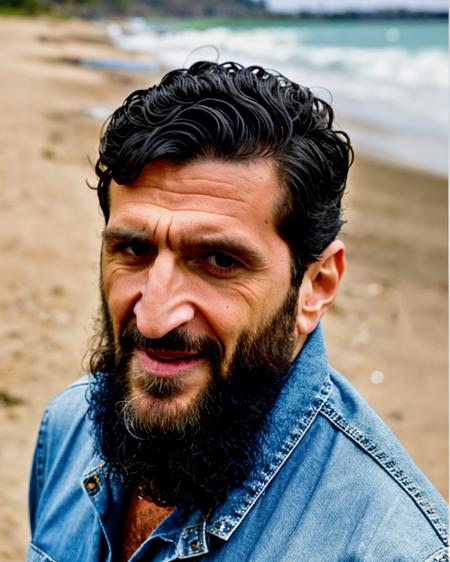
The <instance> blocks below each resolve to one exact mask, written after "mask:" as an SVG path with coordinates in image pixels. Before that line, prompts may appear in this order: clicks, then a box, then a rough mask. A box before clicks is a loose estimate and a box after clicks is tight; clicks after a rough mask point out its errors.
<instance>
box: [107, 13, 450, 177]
mask: <svg viewBox="0 0 450 562" xmlns="http://www.w3.org/2000/svg"><path fill="white" fill-rule="evenodd" d="M108 31H109V34H110V37H111V39H112V40H113V42H114V43H115V44H116V45H117V46H118V47H120V48H122V49H126V50H130V51H141V52H148V53H152V55H153V56H156V58H157V59H158V60H159V62H160V64H161V65H162V67H163V68H175V67H183V66H186V65H189V64H191V63H193V62H194V61H196V60H201V59H208V60H219V61H226V60H236V61H238V62H241V63H242V64H245V65H249V64H260V65H262V66H265V67H267V68H274V69H276V70H278V71H280V72H281V73H283V74H285V75H286V76H288V77H289V78H291V79H293V80H295V81H297V82H299V83H301V84H303V85H305V86H307V87H309V88H311V89H312V90H313V91H314V93H315V94H316V95H318V96H319V97H321V98H323V99H325V100H326V101H328V102H331V103H332V105H333V107H334V109H335V114H336V124H337V125H338V126H340V127H342V128H344V129H345V130H346V131H348V132H349V134H350V136H351V138H352V141H353V143H354V145H355V149H356V151H357V153H358V152H361V153H365V154H370V155H372V156H374V157H378V158H381V159H385V160H389V161H393V162H396V163H399V164H402V165H407V166H409V167H412V168H418V169H423V170H427V171H430V172H433V173H436V174H439V175H445V174H447V167H448V149H447V135H448V78H449V76H448V54H447V46H448V31H447V24H446V22H445V21H439V20H416V21H411V20H389V21H367V22H363V21H304V22H300V23H299V22H295V23H294V22H289V23H283V24H281V23H279V22H272V23H271V25H267V23H265V22H254V23H253V24H252V25H251V26H250V25H248V24H247V25H244V24H241V25H239V24H238V23H235V24H233V25H226V26H225V25H222V26H215V27H207V28H202V29H198V28H196V27H194V26H191V27H190V26H189V25H186V23H184V24H183V22H179V23H178V24H177V23H174V24H171V25H170V26H168V25H165V26H164V27H156V26H154V25H152V23H151V22H147V21H145V20H142V19H131V20H128V21H127V22H125V23H124V24H122V25H118V24H113V25H110V26H109V27H108Z"/></svg>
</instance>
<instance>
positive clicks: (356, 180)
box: [0, 18, 448, 561]
mask: <svg viewBox="0 0 450 562" xmlns="http://www.w3.org/2000/svg"><path fill="white" fill-rule="evenodd" d="M0 37H1V42H2V55H3V56H2V57H1V59H0V76H1V82H2V88H1V89H0V108H1V111H2V127H1V129H0V136H1V147H2V153H1V157H0V174H1V177H2V189H1V191H0V246H1V255H2V262H3V263H2V273H1V280H2V283H1V285H0V306H1V310H2V314H1V318H0V334H1V340H2V346H1V350H0V357H1V360H0V364H1V371H0V420H1V423H0V443H1V445H0V447H1V463H0V482H1V483H2V484H1V486H0V559H1V560H5V561H19V560H22V559H23V556H24V551H25V548H26V544H27V541H28V520H27V510H26V501H27V479H28V472H29V466H30V462H31V455H32V450H33V446H34V441H35V437H36V432H37V427H38V422H39V419H40V416H41V414H42V411H43V408H44V407H45V404H46V402H47V401H48V400H49V398H50V397H52V396H53V395H54V394H55V393H56V392H58V391H59V390H61V389H62V388H64V386H66V385H67V384H68V383H70V382H71V381H73V380H74V379H75V378H77V377H78V376H79V375H80V374H81V373H82V372H83V367H82V358H83V354H84V352H85V350H86V347H87V344H88V341H89V334H90V333H91V329H92V320H93V318H94V316H95V311H96V306H97V279H98V269H97V256H98V249H99V232H100V229H101V227H102V225H101V217H100V214H99V212H98V210H97V202H96V194H95V192H93V191H91V190H89V189H88V188H87V186H86V184H85V182H86V181H88V182H90V183H92V184H93V183H95V174H94V173H93V170H92V166H91V165H90V163H89V160H90V161H95V158H96V146H97V141H98V136H99V130H100V126H101V120H99V119H96V118H93V117H90V116H88V115H87V112H86V110H87V109H88V108H99V107H100V108H101V107H105V108H107V109H113V108H114V107H116V106H117V105H118V104H119V103H121V101H122V99H123V98H124V97H125V95H126V94H127V93H129V92H130V91H131V90H133V89H135V88H137V87H144V86H146V85H148V84H150V83H151V81H152V80H153V79H154V77H153V76H145V75H143V74H140V75H139V74H136V75H133V76H131V75H127V74H125V73H119V72H112V71H101V70H98V69H97V70H95V69H89V68H81V67H79V66H77V65H74V64H69V63H67V62H64V61H63V59H65V60H66V61H67V59H78V58H83V57H85V58H101V57H104V58H112V57H113V58H116V57H121V58H130V59H132V60H135V57H133V56H132V55H127V54H126V53H123V52H121V53H118V52H117V51H116V50H115V49H114V48H113V47H112V46H110V45H109V43H108V41H107V39H106V37H105V35H104V32H103V30H102V28H100V27H97V26H95V25H94V24H92V23H88V22H62V21H48V20H45V19H42V20H41V19H36V20H31V19H15V18H0ZM139 58H140V59H143V60H144V59H145V60H147V59H146V58H145V57H142V56H141V57H139ZM356 148H357V147H356ZM345 205H346V208H347V212H346V218H347V220H348V224H347V225H346V227H345V230H344V234H343V238H344V240H345V242H346V244H347V250H348V253H347V256H348V271H347V274H346V276H345V279H344V283H343V287H342V290H341V292H340V295H339V297H338V300H337V303H336V305H335V306H334V307H333V309H332V310H331V311H330V312H329V314H328V317H327V318H326V321H325V322H324V328H325V333H326V338H327V342H328V347H329V354H330V358H331V362H332V363H333V365H334V366H335V367H337V368H338V369H340V370H342V371H343V372H344V373H345V374H346V375H347V376H348V377H349V379H350V380H351V381H352V382H353V383H354V384H355V386H356V387H357V388H358V389H359V391H360V392H361V393H362V394H363V395H364V396H365V397H366V398H367V400H368V401H369V402H370V403H371V404H372V406H373V407H374V408H375V409H376V410H377V411H378V413H379V414H380V415H381V416H382V417H383V418H384V419H385V420H386V421H387V422H388V424H389V425H390V426H391V428H392V429H393V430H394V432H395V433H396V434H397V435H398V436H399V438H400V440H401V441H402V442H403V444H404V445H405V447H406V448H407V450H408V451H409V452H410V453H411V454H412V456H413V457H414V459H415V460H416V462H417V463H418V465H419V466H420V467H421V468H422V470H423V471H424V472H425V473H426V474H427V475H428V477H429V478H430V479H431V480H432V481H433V482H434V484H435V485H436V486H437V487H438V488H439V490H440V491H441V492H442V493H443V494H444V495H446V494H447V457H448V454H447V226H446V224H447V190H446V181H445V180H444V179H442V178H438V177H433V176H430V175H427V174H421V173H417V172H411V171H408V170H404V169H400V168H395V167H393V166H387V165H384V164H380V163H377V162H375V161H371V160H369V159H367V158H363V157H358V158H357V163H356V165H355V166H354V167H353V169H352V171H351V177H350V182H349V194H348V196H347V198H346V203H345ZM374 373H375V374H374ZM381 380H382V381H383V382H379V381H381Z"/></svg>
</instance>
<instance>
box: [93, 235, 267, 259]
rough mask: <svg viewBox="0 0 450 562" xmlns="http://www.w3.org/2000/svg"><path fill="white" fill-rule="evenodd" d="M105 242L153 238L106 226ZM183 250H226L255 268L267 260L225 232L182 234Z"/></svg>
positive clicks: (181, 244)
mask: <svg viewBox="0 0 450 562" xmlns="http://www.w3.org/2000/svg"><path fill="white" fill-rule="evenodd" d="M102 240H103V241H104V242H144V243H147V244H151V243H152V240H151V239H150V238H149V236H148V235H147V234H146V233H145V232H144V231H139V230H129V229H121V228H105V229H104V230H103V232H102ZM179 248H180V250H181V251H185V252H188V251H189V250H191V249H192V248H195V249H196V250H202V251H209V252H225V253H227V254H231V255H232V256H235V257H236V258H239V259H241V260H243V261H245V262H248V263H249V264H251V265H252V266H253V267H255V268H263V267H264V266H265V265H266V260H265V259H264V256H263V255H262V253H261V252H259V251H258V250H257V249H254V248H251V247H249V246H248V244H245V243H244V242H241V241H240V240H236V239H235V238H229V237H228V236H224V235H223V234H204V235H198V234H196V235H195V236H188V235H182V236H181V239H180V243H179Z"/></svg>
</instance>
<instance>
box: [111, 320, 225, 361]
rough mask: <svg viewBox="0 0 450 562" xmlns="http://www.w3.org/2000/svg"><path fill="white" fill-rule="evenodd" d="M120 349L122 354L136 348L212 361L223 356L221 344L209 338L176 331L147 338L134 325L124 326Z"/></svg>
mask: <svg viewBox="0 0 450 562" xmlns="http://www.w3.org/2000/svg"><path fill="white" fill-rule="evenodd" d="M120 347H121V349H122V352H123V353H130V352H132V351H133V350H134V349H136V348H138V349H142V350H144V351H150V352H151V351H174V352H181V353H192V354H195V355H204V356H206V357H208V358H209V359H211V360H213V361H219V360H220V359H221V358H222V357H223V354H224V350H223V346H222V344H221V343H220V342H219V341H217V340H214V339H213V338H211V337H209V336H191V335H189V334H187V333H185V332H183V331H182V330H180V329H176V330H173V331H171V332H169V333H167V334H165V335H164V336H163V337H161V338H147V337H145V336H144V335H143V334H141V332H140V331H139V330H138V328H137V326H136V324H129V325H128V326H126V328H125V329H124V331H123V332H122V335H121V338H120Z"/></svg>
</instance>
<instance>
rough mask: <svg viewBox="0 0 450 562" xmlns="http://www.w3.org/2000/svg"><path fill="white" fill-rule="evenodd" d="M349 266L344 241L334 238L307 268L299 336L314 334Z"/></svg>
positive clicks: (299, 303)
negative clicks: (346, 263)
mask: <svg viewBox="0 0 450 562" xmlns="http://www.w3.org/2000/svg"><path fill="white" fill-rule="evenodd" d="M344 269H345V250H344V244H343V242H341V241H340V240H334V241H333V242H331V244H330V245H329V246H327V247H326V248H325V250H324V251H323V253H322V255H321V256H320V258H319V260H318V261H315V262H314V263H312V264H311V265H310V266H309V267H308V269H307V270H306V271H305V274H304V276H303V280H302V284H301V286H300V292H299V302H298V312H297V322H296V328H297V336H298V337H299V338H300V339H303V338H305V337H306V336H307V335H308V334H310V333H311V332H312V331H313V330H314V329H315V327H316V326H317V324H318V323H319V320H320V319H321V318H322V316H323V315H324V314H325V312H326V311H327V310H328V308H329V306H330V305H331V303H332V302H333V301H334V299H335V298H336V295H337V291H338V288H339V284H340V282H341V278H342V275H343V273H344Z"/></svg>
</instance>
